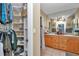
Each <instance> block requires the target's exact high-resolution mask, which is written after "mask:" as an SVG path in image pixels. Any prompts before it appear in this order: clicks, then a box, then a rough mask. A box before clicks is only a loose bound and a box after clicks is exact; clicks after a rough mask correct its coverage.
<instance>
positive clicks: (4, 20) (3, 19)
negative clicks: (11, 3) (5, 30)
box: [1, 3, 7, 24]
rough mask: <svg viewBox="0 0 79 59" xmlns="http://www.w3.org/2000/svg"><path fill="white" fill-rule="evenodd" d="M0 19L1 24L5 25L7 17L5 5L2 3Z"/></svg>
mask: <svg viewBox="0 0 79 59" xmlns="http://www.w3.org/2000/svg"><path fill="white" fill-rule="evenodd" d="M1 16H2V18H1V22H2V24H5V23H6V18H7V15H6V4H5V3H2V15H1Z"/></svg>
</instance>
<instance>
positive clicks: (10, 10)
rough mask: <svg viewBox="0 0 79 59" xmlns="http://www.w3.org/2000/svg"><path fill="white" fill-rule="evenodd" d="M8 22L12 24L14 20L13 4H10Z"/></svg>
mask: <svg viewBox="0 0 79 59" xmlns="http://www.w3.org/2000/svg"><path fill="white" fill-rule="evenodd" d="M8 9H9V10H8V14H9V15H8V18H9V19H8V20H9V22H10V23H11V22H12V20H13V8H12V5H11V3H9V4H8Z"/></svg>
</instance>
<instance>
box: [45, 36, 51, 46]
mask: <svg viewBox="0 0 79 59" xmlns="http://www.w3.org/2000/svg"><path fill="white" fill-rule="evenodd" d="M45 45H46V46H49V47H50V45H51V37H50V36H49V35H45Z"/></svg>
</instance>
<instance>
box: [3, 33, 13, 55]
mask: <svg viewBox="0 0 79 59" xmlns="http://www.w3.org/2000/svg"><path fill="white" fill-rule="evenodd" d="M4 38H5V39H4V41H3V49H4V55H5V56H12V48H11V41H10V38H9V36H8V34H7V33H4Z"/></svg>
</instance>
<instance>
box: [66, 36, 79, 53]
mask: <svg viewBox="0 0 79 59" xmlns="http://www.w3.org/2000/svg"><path fill="white" fill-rule="evenodd" d="M67 50H68V51H70V52H74V53H79V40H77V38H76V37H75V38H73V37H72V38H70V39H69V40H68V42H67Z"/></svg>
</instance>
